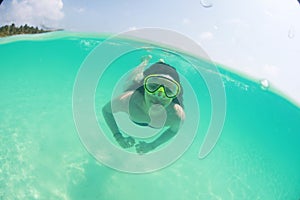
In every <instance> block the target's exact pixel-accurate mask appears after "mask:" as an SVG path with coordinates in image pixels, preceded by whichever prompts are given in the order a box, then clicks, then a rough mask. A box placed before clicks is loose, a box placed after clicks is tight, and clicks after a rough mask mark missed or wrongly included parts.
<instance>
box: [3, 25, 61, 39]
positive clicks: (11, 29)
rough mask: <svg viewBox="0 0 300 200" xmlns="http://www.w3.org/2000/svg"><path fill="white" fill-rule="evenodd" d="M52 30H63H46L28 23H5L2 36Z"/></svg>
mask: <svg viewBox="0 0 300 200" xmlns="http://www.w3.org/2000/svg"><path fill="white" fill-rule="evenodd" d="M52 31H61V29H58V30H44V29H40V28H38V27H34V26H29V25H27V24H25V25H21V26H19V27H18V26H16V25H15V24H11V25H5V26H1V27H0V38H1V37H8V36H12V35H21V34H38V33H47V32H52Z"/></svg>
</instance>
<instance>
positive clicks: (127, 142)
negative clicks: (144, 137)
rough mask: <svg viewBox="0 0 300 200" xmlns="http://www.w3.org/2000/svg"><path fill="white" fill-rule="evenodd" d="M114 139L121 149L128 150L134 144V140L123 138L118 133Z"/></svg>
mask: <svg viewBox="0 0 300 200" xmlns="http://www.w3.org/2000/svg"><path fill="white" fill-rule="evenodd" d="M114 138H115V139H116V141H117V142H118V143H119V145H120V146H121V147H123V148H125V149H126V148H130V147H132V146H133V145H134V144H135V140H134V139H133V138H132V137H130V136H129V137H124V136H123V135H122V134H121V133H120V132H119V133H115V134H114Z"/></svg>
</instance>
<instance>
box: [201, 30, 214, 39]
mask: <svg viewBox="0 0 300 200" xmlns="http://www.w3.org/2000/svg"><path fill="white" fill-rule="evenodd" d="M213 38H214V35H213V33H212V32H209V31H206V32H202V33H201V34H200V39H201V40H212V39H213Z"/></svg>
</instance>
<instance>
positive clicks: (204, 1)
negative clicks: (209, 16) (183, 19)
mask: <svg viewBox="0 0 300 200" xmlns="http://www.w3.org/2000/svg"><path fill="white" fill-rule="evenodd" d="M211 1H212V0H200V3H201V5H202V6H203V7H204V8H210V7H212V6H213V3H212V2H211Z"/></svg>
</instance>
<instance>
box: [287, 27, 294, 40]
mask: <svg viewBox="0 0 300 200" xmlns="http://www.w3.org/2000/svg"><path fill="white" fill-rule="evenodd" d="M288 36H289V38H290V39H293V38H294V37H295V30H294V27H291V28H290V29H289V33H288Z"/></svg>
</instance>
